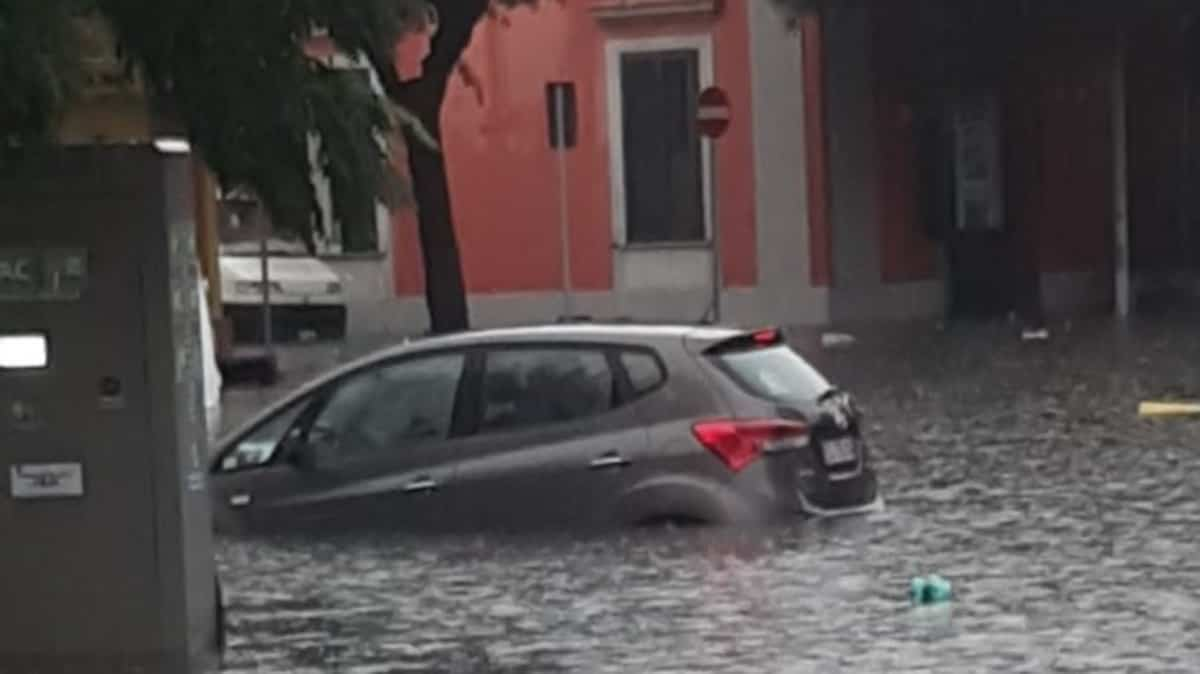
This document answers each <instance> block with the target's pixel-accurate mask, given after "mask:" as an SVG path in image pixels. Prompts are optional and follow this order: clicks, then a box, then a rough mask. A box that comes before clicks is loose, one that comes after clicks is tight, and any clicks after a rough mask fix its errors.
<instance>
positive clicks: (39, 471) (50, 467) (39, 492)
mask: <svg viewBox="0 0 1200 674" xmlns="http://www.w3.org/2000/svg"><path fill="white" fill-rule="evenodd" d="M9 476H10V477H11V479H12V497H13V498H15V499H46V498H78V497H80V496H83V464H81V463H36V464H23V465H17V466H10V467H9Z"/></svg>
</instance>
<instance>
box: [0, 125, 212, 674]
mask: <svg viewBox="0 0 1200 674" xmlns="http://www.w3.org/2000/svg"><path fill="white" fill-rule="evenodd" d="M192 187H193V186H192V178H191V158H190V157H189V156H188V155H186V154H162V153H159V152H157V151H156V150H155V149H154V148H152V147H149V146H122V147H98V148H87V149H70V150H61V151H56V152H54V153H51V154H47V155H39V156H38V157H36V158H26V159H24V160H23V161H22V162H21V163H20V164H17V165H15V166H14V165H10V166H8V167H6V169H5V172H4V177H3V178H0V674H4V673H7V672H26V671H39V672H46V671H50V672H56V673H58V672H64V673H65V672H72V673H74V672H81V673H82V672H87V673H89V674H96V673H101V674H103V673H108V672H142V673H144V674H157V673H159V672H164V673H165V672H171V673H191V672H201V671H208V670H210V669H211V668H213V667H214V666H215V658H214V655H215V653H214V647H213V645H214V644H215V642H216V638H215V631H216V621H215V613H214V612H215V608H216V607H215V602H214V594H215V593H214V575H215V571H214V564H213V552H212V534H211V523H210V520H211V517H210V513H209V505H208V498H207V494H206V488H207V485H206V481H205V465H204V464H205V463H206V461H205V459H206V456H207V447H206V446H205V438H206V436H205V432H204V416H203V415H204V409H203V402H202V396H201V391H202V363H201V360H200V347H199V339H200V332H199V322H198V306H197V305H198V299H199V295H198V293H197V291H196V284H197V271H196V262H195V238H194V234H193V208H192V199H193V192H192Z"/></svg>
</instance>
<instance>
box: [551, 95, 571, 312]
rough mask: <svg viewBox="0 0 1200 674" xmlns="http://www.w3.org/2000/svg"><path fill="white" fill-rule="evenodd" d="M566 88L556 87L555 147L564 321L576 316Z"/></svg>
mask: <svg viewBox="0 0 1200 674" xmlns="http://www.w3.org/2000/svg"><path fill="white" fill-rule="evenodd" d="M565 97H566V90H565V87H561V86H558V87H554V118H555V120H556V123H555V125H554V126H555V129H554V133H555V141H556V143H555V145H557V147H558V150H557V152H556V153H555V154H557V155H558V215H559V223H560V225H559V226H560V232H559V237H560V239H561V242H562V245H561V251H562V252H561V255H562V289H563V290H562V292H563V319H564V320H570V319H571V317H572V316H574V314H575V306H574V305H575V302H574V298H573V296H572V295H573V292H572V289H571V206H570V203H569V201H568V197H567V189H568V181H567V122H566V119H567V102H566V100H565Z"/></svg>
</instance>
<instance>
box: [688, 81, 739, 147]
mask: <svg viewBox="0 0 1200 674" xmlns="http://www.w3.org/2000/svg"><path fill="white" fill-rule="evenodd" d="M730 117H732V112H731V109H730V105H729V95H728V94H726V93H725V90H724V89H722V88H721V87H708V88H707V89H705V90H704V91H701V92H700V100H699V105H698V106H697V109H696V126H697V127H698V128H699V129H700V135H702V136H705V137H706V138H720V137H721V136H723V135H725V131H726V130H728V129H729V120H730Z"/></svg>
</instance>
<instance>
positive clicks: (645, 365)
mask: <svg viewBox="0 0 1200 674" xmlns="http://www.w3.org/2000/svg"><path fill="white" fill-rule="evenodd" d="M621 367H623V368H625V374H626V375H628V376H629V384H630V386H631V387H632V393H633V395H634V397H637V396H642V395H645V394H647V393H649V392H650V391H653V390H654V389H656V388H658V387H659V386H660V385H662V383H663V382H664V381H665V380H666V374H664V373H663V369H662V364H660V363H659V361H658V359H657V358H655V357H654V356H653V355H651V354H649V353H646V352H645V351H622V352H621Z"/></svg>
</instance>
